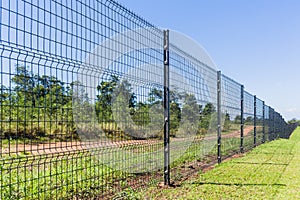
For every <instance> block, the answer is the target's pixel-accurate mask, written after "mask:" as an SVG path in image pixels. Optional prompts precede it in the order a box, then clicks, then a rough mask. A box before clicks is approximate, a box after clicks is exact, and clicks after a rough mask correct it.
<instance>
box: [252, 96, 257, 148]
mask: <svg viewBox="0 0 300 200" xmlns="http://www.w3.org/2000/svg"><path fill="white" fill-rule="evenodd" d="M256 111H257V110H256V95H254V121H253V126H254V141H253V144H254V147H255V146H256Z"/></svg>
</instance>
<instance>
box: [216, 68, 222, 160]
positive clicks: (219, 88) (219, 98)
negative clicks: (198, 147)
mask: <svg viewBox="0 0 300 200" xmlns="http://www.w3.org/2000/svg"><path fill="white" fill-rule="evenodd" d="M217 76H218V81H217V90H218V94H217V95H218V96H217V101H218V102H217V103H218V105H217V107H218V108H217V109H218V163H221V161H222V160H221V131H222V130H221V115H222V113H221V71H218V74H217Z"/></svg>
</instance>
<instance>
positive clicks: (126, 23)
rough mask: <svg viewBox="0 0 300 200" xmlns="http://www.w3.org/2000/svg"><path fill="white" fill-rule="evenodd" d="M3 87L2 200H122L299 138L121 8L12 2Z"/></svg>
mask: <svg viewBox="0 0 300 200" xmlns="http://www.w3.org/2000/svg"><path fill="white" fill-rule="evenodd" d="M166 39H167V40H168V43H169V45H168V48H167V49H166V46H165V45H164V43H165V42H166ZM166 58H167V60H168V62H167V63H166ZM166 75H167V76H166ZM166 83H167V85H166ZM0 85H1V91H0V114H1V116H0V145H1V149H0V155H1V160H0V170H1V172H0V173H1V174H0V183H1V185H0V198H1V199H76V198H78V199H85V198H86V199H90V198H112V197H118V196H119V197H121V196H123V195H126V191H127V190H126V189H130V188H131V189H135V188H137V187H141V186H143V185H147V184H149V183H157V182H160V181H162V180H163V176H164V177H165V180H166V178H167V179H169V180H168V182H167V183H169V182H170V178H171V179H174V177H176V176H178V174H176V171H172V173H171V174H170V170H169V169H170V168H171V170H172V169H174V168H176V167H177V166H180V165H182V164H184V163H190V162H195V161H197V162H201V163H208V162H211V161H215V162H216V161H221V158H225V157H227V156H230V155H233V154H235V153H239V152H240V151H247V150H250V149H252V148H253V147H255V146H256V145H259V144H261V143H263V142H266V141H270V140H273V139H276V138H279V137H282V138H288V137H289V135H290V134H291V132H292V131H293V130H294V129H295V127H296V126H297V124H292V125H290V124H289V125H288V124H287V123H286V122H285V121H284V119H283V118H282V116H281V115H280V114H279V113H277V112H276V111H274V109H273V108H271V107H269V106H267V105H265V103H264V102H263V101H261V100H260V99H258V98H256V96H253V95H251V94H250V93H248V92H246V91H244V89H243V86H242V85H241V84H239V83H237V82H235V81H234V80H232V79H230V78H229V77H226V76H225V75H223V74H220V72H217V71H216V70H215V69H213V68H211V67H210V66H207V65H206V64H204V63H203V62H202V61H201V60H198V59H197V58H195V57H193V56H192V55H190V52H186V51H185V50H183V49H182V48H181V47H180V46H176V45H175V44H174V43H173V41H172V40H170V41H169V38H166V35H164V32H163V31H162V30H160V29H158V28H157V27H155V26H154V25H152V24H151V23H149V22H147V21H145V20H144V19H143V18H141V17H139V16H137V15H136V14H134V13H133V12H131V11H129V10H128V9H126V8H124V7H123V6H121V5H119V4H118V3H116V2H115V1H105V0H101V1H92V0H76V1H64V0H52V1H46V0H44V1H40V0H21V1H20V0H11V1H1V0H0ZM166 117H167V118H166ZM166 119H167V120H166ZM166 133H168V134H166ZM166 169H167V171H166Z"/></svg>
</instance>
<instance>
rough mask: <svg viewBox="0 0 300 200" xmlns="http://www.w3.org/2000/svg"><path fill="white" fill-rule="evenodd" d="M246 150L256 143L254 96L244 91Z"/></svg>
mask: <svg viewBox="0 0 300 200" xmlns="http://www.w3.org/2000/svg"><path fill="white" fill-rule="evenodd" d="M243 136H244V141H243V142H244V143H243V146H244V150H245V151H247V150H249V149H251V148H252V147H253V145H254V96H253V95H252V94H250V93H249V92H247V91H244V135H243Z"/></svg>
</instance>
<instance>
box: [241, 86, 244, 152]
mask: <svg viewBox="0 0 300 200" xmlns="http://www.w3.org/2000/svg"><path fill="white" fill-rule="evenodd" d="M240 152H241V153H243V152H244V86H243V85H241V145H240Z"/></svg>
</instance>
